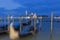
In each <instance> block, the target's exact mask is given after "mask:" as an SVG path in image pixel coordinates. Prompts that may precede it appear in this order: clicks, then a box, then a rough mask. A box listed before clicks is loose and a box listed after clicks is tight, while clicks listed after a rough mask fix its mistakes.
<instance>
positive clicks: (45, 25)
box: [0, 22, 60, 40]
mask: <svg viewBox="0 0 60 40" xmlns="http://www.w3.org/2000/svg"><path fill="white" fill-rule="evenodd" d="M50 38H51V37H50V22H42V30H40V29H39V31H38V32H37V33H36V34H34V35H28V36H24V37H19V38H18V39H17V40H60V22H53V32H52V39H50ZM0 40H10V39H9V35H8V34H0Z"/></svg>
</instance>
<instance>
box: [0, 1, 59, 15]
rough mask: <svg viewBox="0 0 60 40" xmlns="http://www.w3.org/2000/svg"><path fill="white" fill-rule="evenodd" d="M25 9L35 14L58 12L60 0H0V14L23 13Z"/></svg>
mask: <svg viewBox="0 0 60 40" xmlns="http://www.w3.org/2000/svg"><path fill="white" fill-rule="evenodd" d="M25 10H28V12H29V13H31V12H36V13H37V15H50V12H51V11H53V12H54V14H55V15H56V14H57V15H59V14H60V0H0V15H8V13H9V15H23V14H24V12H25Z"/></svg>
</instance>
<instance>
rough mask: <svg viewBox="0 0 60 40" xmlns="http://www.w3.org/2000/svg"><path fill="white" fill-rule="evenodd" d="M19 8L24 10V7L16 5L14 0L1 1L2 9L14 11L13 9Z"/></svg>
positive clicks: (0, 6)
mask: <svg viewBox="0 0 60 40" xmlns="http://www.w3.org/2000/svg"><path fill="white" fill-rule="evenodd" d="M19 7H23V8H24V6H22V5H20V4H17V3H15V2H14V1H13V0H0V8H4V9H8V10H12V9H16V8H19Z"/></svg>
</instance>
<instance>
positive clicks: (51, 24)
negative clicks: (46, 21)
mask: <svg viewBox="0 0 60 40" xmlns="http://www.w3.org/2000/svg"><path fill="white" fill-rule="evenodd" d="M52 22H53V13H51V21H50V40H53V39H52V27H53V23H52Z"/></svg>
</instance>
